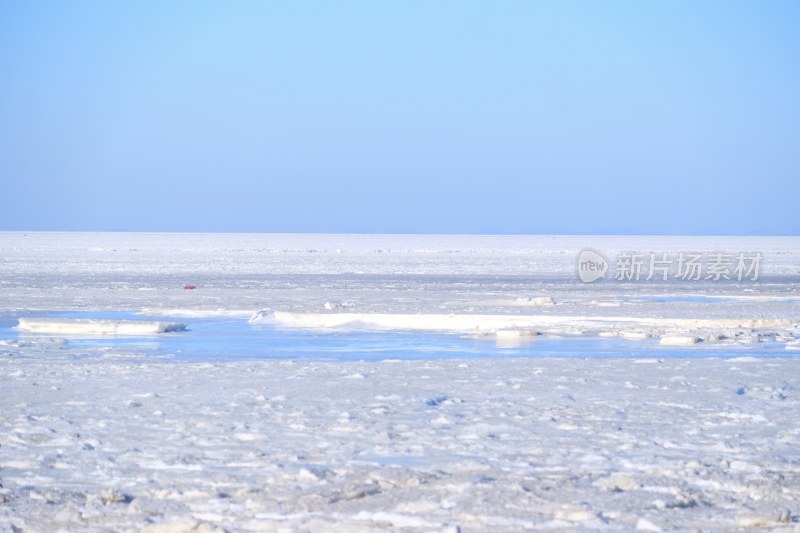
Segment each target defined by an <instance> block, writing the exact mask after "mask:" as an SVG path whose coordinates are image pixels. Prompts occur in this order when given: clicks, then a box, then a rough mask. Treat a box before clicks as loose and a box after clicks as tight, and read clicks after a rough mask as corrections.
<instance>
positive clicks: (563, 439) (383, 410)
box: [0, 234, 800, 532]
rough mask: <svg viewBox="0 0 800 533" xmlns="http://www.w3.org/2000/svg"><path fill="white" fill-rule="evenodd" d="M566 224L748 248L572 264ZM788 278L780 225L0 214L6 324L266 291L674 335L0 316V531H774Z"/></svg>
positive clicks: (786, 364)
mask: <svg viewBox="0 0 800 533" xmlns="http://www.w3.org/2000/svg"><path fill="white" fill-rule="evenodd" d="M583 248H593V249H596V250H599V251H601V252H603V253H605V254H606V255H607V256H613V255H614V254H615V253H617V252H619V251H624V250H640V251H644V252H648V251H655V252H664V253H671V254H677V253H678V252H679V251H681V250H690V251H691V250H695V251H698V250H699V251H708V252H712V251H716V250H725V251H731V252H738V251H745V252H754V251H758V252H760V253H762V254H763V257H764V264H763V268H762V271H761V276H760V278H759V280H757V281H752V282H741V283H736V282H724V281H723V282H718V283H715V282H713V281H703V280H700V281H698V282H697V283H689V282H682V283H681V282H674V281H670V282H664V283H658V282H655V281H652V282H649V283H645V282H640V283H635V282H632V281H631V282H615V281H610V280H606V281H603V282H601V283H597V284H581V283H580V282H577V281H576V279H575V259H576V258H577V256H578V253H579V251H580V250H581V249H583ZM798 281H800V240H798V239H791V238H789V239H787V238H781V239H763V238H759V239H734V238H713V239H712V238H707V239H684V238H635V239H624V238H601V239H588V238H578V237H574V238H569V237H559V238H550V237H402V236H394V237H387V236H369V237H363V236H275V235H260V236H259V235H244V236H242V235H238V236H237V235H90V234H85V235H80V234H61V235H47V234H34V235H23V234H0V318H2V320H0V322H2V323H5V324H7V326H8V327H7V328H6V332H11V331H12V326H13V325H15V324H16V323H17V321H18V320H20V319H22V321H23V322H24V321H25V320H26V319H29V318H28V317H40V319H41V320H43V321H44V323H46V324H48V325H49V326H48V327H49V328H50V330H52V326H53V324H57V323H58V320H57V318H58V317H55V318H54V317H53V316H51V315H52V314H55V312H62V315H63V313H64V312H67V313H69V312H76V311H84V312H85V311H90V312H93V313H96V314H98V315H102V314H103V313H104V312H105V313H108V314H112V313H116V312H120V311H124V312H143V314H145V315H147V316H150V317H153V316H159V315H161V316H168V317H185V318H182V319H181V322H182V323H186V325H187V328H188V329H189V332H184V333H174V334H173V333H166V335H187V334H191V331H192V317H200V316H225V317H234V318H236V317H238V318H241V320H243V321H247V319H248V317H249V316H250V315H252V314H253V313H254V312H255V311H257V310H260V309H267V308H268V309H270V310H271V311H270V312H269V313H265V314H263V315H260V316H266V317H273V318H274V317H275V316H276V315H277V316H278V317H282V318H283V319H284V321H285V322H286V325H290V326H294V327H297V326H303V325H305V326H307V327H309V326H310V327H316V328H335V327H340V326H342V325H346V326H347V327H354V326H358V324H361V325H362V326H363V325H367V326H370V325H371V326H375V325H376V324H377V325H378V326H379V327H386V328H389V329H391V328H396V327H397V325H398V324H402V323H405V324H406V325H411V326H413V325H414V324H415V323H419V322H428V321H430V320H431V318H430V317H440V318H441V317H443V316H451V315H453V316H457V317H462V318H458V319H457V321H459V323H463V324H467V325H469V324H471V322H470V320H474V317H498V316H500V317H504V318H501V319H495V318H492V319H491V320H497V323H496V324H495V323H493V322H492V323H491V324H494V325H492V327H493V328H494V330H493V331H492V334H494V335H496V336H497V337H498V338H504V337H507V336H510V337H513V336H515V335H517V334H519V332H520V331H524V328H530V329H531V330H534V329H535V331H531V332H530V333H531V334H533V333H542V334H543V335H540V337H541V336H550V337H552V338H557V337H558V336H559V335H564V336H569V335H597V336H600V337H601V336H615V337H621V338H622V339H630V340H629V341H626V342H630V343H632V346H633V345H635V346H639V345H640V344H639V343H643V342H645V343H646V342H648V341H647V340H646V339H647V338H648V337H651V336H659V337H661V339H662V340H664V339H668V341H667V342H666V343H664V344H667V345H670V344H672V345H674V346H680V350H683V351H682V352H679V355H680V354H683V355H682V356H676V355H675V354H676V352H675V351H674V349H672V350H673V351H670V352H660V351H658V349H657V348H654V349H653V357H648V358H640V359H631V358H627V359H626V358H600V359H598V358H591V357H589V356H591V354H585V355H586V356H587V357H582V356H581V355H582V354H572V355H571V356H570V357H569V358H563V359H542V358H538V359H537V358H535V352H534V358H514V359H509V358H503V357H502V350H500V349H499V348H498V353H496V354H494V356H493V357H492V358H486V359H458V358H453V359H439V360H427V361H406V360H391V361H380V362H359V361H351V362H336V363H323V362H315V361H312V360H303V359H295V360H274V361H268V360H248V361H241V360H239V361H236V360H230V361H218V362H211V363H208V362H206V363H198V362H192V361H191V360H190V359H189V360H187V359H186V358H183V359H173V358H170V357H168V356H161V357H153V356H151V355H148V354H147V353H144V352H143V353H137V352H136V350H135V348H133V349H132V348H131V347H130V346H127V347H125V346H122V344H121V345H120V346H119V349H116V348H115V347H112V348H110V349H109V348H107V347H104V348H103V349H91V348H86V347H85V345H81V344H80V343H79V342H74V341H75V339H76V337H75V336H74V335H75V334H76V333H75V331H74V323H75V320H74V319H70V320H67V323H70V324H73V326H72V328H73V329H72V330H71V331H69V332H61V333H57V332H56V333H53V332H51V333H49V334H37V333H24V332H19V333H7V335H6V337H5V340H2V341H0V484H1V485H2V487H0V531H58V530H70V531H140V530H142V531H193V530H197V531H215V530H218V531H219V530H225V531H280V530H285V531H384V530H394V531H414V532H418V531H426V532H427V531H459V530H461V531H463V532H467V531H492V532H503V531H509V532H510V531H521V530H538V529H561V530H567V531H572V530H616V531H629V530H644V531H658V530H681V531H752V530H776V531H800V521H799V520H798V518H797V515H800V503H798V502H800V451H798V450H800V448H799V447H798V443H800V417H798V413H800V389H798V387H800V358H798V357H797V351H796V347H797V345H798V338H800V333H798V328H797V324H798V322H799V321H800V317H799V316H800V313H799V312H798V310H799V309H800V308H799V307H798V305H800V304H798V300H799V299H800V293H799V292H798V290H799V289H798V286H799V285H798ZM189 284H191V285H192V286H196V289H194V290H184V288H183V287H184V286H187V285H189ZM282 313H283V314H282ZM345 314H349V315H348V316H344V317H343V315H345ZM407 315H412V316H413V315H425V316H427V317H428V318H422V319H419V318H408V316H407ZM375 317H377V318H375ZM399 317H400V318H399ZM403 317H405V318H403ZM463 317H467V318H463ZM469 317H473V318H469ZM509 317H512V318H509ZM442 320H445V321H446V320H448V319H444V318H442ZM143 321H144V323H146V324H149V326H147V327H153V324H161V322H153V321H148V320H144V319H143ZM304 321H305V324H303V322H304ZM386 321H388V322H386ZM403 321H406V322H403ZM112 323H119V321H116V322H114V321H112ZM487 324H490V322H487V321H486V320H485V319H484V318H480V319H479V322H478V325H479V326H481V327H486V325H487ZM423 325H424V324H423ZM508 327H512V328H513V329H512V330H510V331H509V329H508ZM520 328H523V329H522V330H521V329H520ZM78 329H80V328H78ZM423 329H424V328H423ZM453 329H454V330H459V329H458V328H453ZM468 329H472V330H474V329H475V328H474V325H473V327H471V328H468ZM459 331H463V330H459ZM86 333H92V332H85V331H84V332H82V333H81V332H79V333H78V334H86ZM117 333H118V334H120V332H117ZM125 334H127V333H124V332H122V335H123V336H124V335H125ZM121 338H122V337H121ZM688 339H691V340H692V342H689V341H688ZM698 340H699V341H701V342H699V343H698V344H695V342H697V341H698ZM533 342H535V341H533ZM708 344H712V345H714V346H719V347H720V348H719V349H718V351H715V352H713V353H714V354H715V355H714V357H715V358H711V357H709V356H708V355H705V356H704V355H698V354H702V353H704V352H698V351H697V350H702V349H703V348H702V346H704V345H708ZM655 345H656V346H660V345H658V344H657V343H655ZM767 345H769V346H771V347H772V348H771V351H765V350H762V348H761V347H762V346H767ZM726 346H730V347H731V348H730V349H731V350H733V351H731V352H730V353H732V354H735V355H737V357H733V358H724V357H725V351H724V350H726V349H727V348H726ZM775 346H778V348H779V350H780V351H776V350H775ZM534 350H535V348H534ZM269 351H270V347H269V346H265V347H264V354H265V356H267V355H268V354H269ZM776 353H777V354H780V355H778V356H776V355H775V354H776ZM664 354H667V356H665V355H664ZM767 354H772V355H771V356H769V357H765V355H767ZM620 355H621V356H624V354H620Z"/></svg>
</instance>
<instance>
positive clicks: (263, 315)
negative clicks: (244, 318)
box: [248, 309, 275, 322]
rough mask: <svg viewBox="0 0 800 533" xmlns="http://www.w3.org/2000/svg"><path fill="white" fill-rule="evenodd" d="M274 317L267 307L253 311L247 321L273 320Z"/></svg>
mask: <svg viewBox="0 0 800 533" xmlns="http://www.w3.org/2000/svg"><path fill="white" fill-rule="evenodd" d="M274 318H275V314H274V313H273V312H272V311H270V310H269V309H262V310H261V311H257V312H256V313H253V315H252V316H251V317H250V319H249V320H248V322H266V321H270V320H273V319H274Z"/></svg>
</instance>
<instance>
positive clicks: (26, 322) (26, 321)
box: [18, 318, 186, 335]
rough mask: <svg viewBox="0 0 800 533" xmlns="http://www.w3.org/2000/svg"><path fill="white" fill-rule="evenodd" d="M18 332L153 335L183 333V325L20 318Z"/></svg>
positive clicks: (85, 319) (134, 321)
mask: <svg viewBox="0 0 800 533" xmlns="http://www.w3.org/2000/svg"><path fill="white" fill-rule="evenodd" d="M18 327H19V329H20V331H27V332H30V333H62V334H84V335H154V334H156V333H166V332H169V331H183V330H184V329H186V325H185V324H179V323H177V322H151V321H144V320H100V319H94V318H20V319H19V326H18Z"/></svg>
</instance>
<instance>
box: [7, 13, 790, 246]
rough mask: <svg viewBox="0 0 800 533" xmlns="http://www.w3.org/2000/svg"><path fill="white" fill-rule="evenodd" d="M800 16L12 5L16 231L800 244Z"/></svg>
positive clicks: (10, 158) (10, 216) (10, 200)
mask: <svg viewBox="0 0 800 533" xmlns="http://www.w3.org/2000/svg"><path fill="white" fill-rule="evenodd" d="M798 27H800V3H798V2H794V1H786V2H781V1H766V2H752V1H747V2H743V1H727V0H726V1H719V2H715V1H699V2H689V1H685V2H684V1H679V2H673V1H669V2H667V1H664V2H592V1H586V2H567V1H563V2H562V1H558V2H556V1H554V2H468V1H463V0H460V1H453V2H413V1H410V2H405V1H404V2H326V1H321V2H305V1H292V2H262V1H258V2H203V1H197V2H178V1H176V2H160V1H158V2H145V1H142V2H106V1H98V2H85V1H75V2H25V1H13V0H10V1H6V2H2V3H0V69H2V84H0V179H1V180H2V182H0V183H2V195H3V199H4V202H3V206H2V210H1V211H0V229H2V230H98V231H107V230H129V231H254V232H366V233H379V232H403V233H534V234H535V233H571V234H603V233H622V234H627V233H634V234H765V235H766V234H781V235H800V216H798V214H797V203H798V199H799V198H800V32H798V31H797V28H798Z"/></svg>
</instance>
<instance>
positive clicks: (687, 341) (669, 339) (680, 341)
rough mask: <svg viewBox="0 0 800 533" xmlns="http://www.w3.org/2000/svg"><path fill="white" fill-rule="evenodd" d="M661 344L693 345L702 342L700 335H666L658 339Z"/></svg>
mask: <svg viewBox="0 0 800 533" xmlns="http://www.w3.org/2000/svg"><path fill="white" fill-rule="evenodd" d="M658 342H659V344H663V345H664V346H691V345H692V344H697V343H698V342H700V339H699V338H698V337H693V336H684V335H665V336H664V337H661V340H660V341H658Z"/></svg>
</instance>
